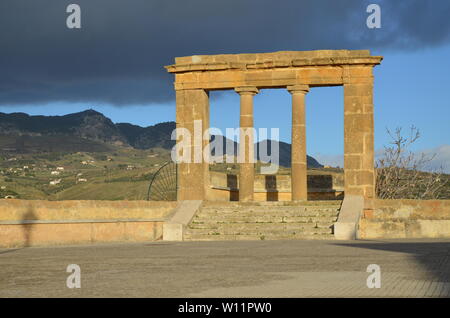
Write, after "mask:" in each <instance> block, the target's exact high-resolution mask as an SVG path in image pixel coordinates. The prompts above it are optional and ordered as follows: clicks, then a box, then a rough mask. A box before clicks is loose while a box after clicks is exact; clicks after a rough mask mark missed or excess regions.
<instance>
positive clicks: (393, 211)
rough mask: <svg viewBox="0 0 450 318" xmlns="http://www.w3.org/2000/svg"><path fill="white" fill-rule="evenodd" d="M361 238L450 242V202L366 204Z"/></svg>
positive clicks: (384, 202) (381, 202)
mask: <svg viewBox="0 0 450 318" xmlns="http://www.w3.org/2000/svg"><path fill="white" fill-rule="evenodd" d="M358 233H359V238H361V239H379V238H450V200H381V199H374V200H366V203H365V209H364V213H363V215H362V216H361V219H360V222H359V231H358Z"/></svg>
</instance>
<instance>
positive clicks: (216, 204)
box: [202, 200, 342, 207]
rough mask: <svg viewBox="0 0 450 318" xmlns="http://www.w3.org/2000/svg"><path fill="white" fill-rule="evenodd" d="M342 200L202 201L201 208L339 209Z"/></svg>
mask: <svg viewBox="0 0 450 318" xmlns="http://www.w3.org/2000/svg"><path fill="white" fill-rule="evenodd" d="M341 204H342V200H321V201H301V202H291V201H261V202H255V201H253V202H237V201H234V202H229V201H228V202H220V201H214V202H213V201H204V202H203V204H202V206H203V207H226V206H228V207H246V206H269V207H270V206H271V207H274V206H287V207H289V206H338V207H340V206H341Z"/></svg>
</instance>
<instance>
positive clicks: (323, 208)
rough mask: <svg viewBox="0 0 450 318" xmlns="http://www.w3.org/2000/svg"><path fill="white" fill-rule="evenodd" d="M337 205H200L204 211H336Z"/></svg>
mask: <svg viewBox="0 0 450 318" xmlns="http://www.w3.org/2000/svg"><path fill="white" fill-rule="evenodd" d="M339 209H340V207H339V206H332V205H323V206H242V207H240V206H214V207H202V210H204V211H230V212H236V211H336V210H339Z"/></svg>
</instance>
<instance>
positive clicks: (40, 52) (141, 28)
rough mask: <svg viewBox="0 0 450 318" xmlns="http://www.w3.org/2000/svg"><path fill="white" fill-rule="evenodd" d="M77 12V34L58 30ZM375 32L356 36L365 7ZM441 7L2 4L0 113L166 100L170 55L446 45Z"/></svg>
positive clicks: (417, 1)
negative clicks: (372, 14) (14, 107)
mask: <svg viewBox="0 0 450 318" xmlns="http://www.w3.org/2000/svg"><path fill="white" fill-rule="evenodd" d="M70 3H77V4H79V5H80V6H81V10H82V28H81V29H80V30H70V29H68V28H66V18H67V15H68V14H67V13H66V7H67V5H68V4H70ZM369 3H378V4H380V5H381V8H382V28H381V29H379V30H369V29H367V27H366V24H365V23H366V22H365V21H366V18H367V16H368V14H367V13H366V7H367V5H368V4H369ZM449 16H450V2H449V1H448V0H435V1H428V0H408V1H394V0H391V1H386V0H385V1H375V0H373V1H361V0H340V1H338V0H327V1H325V0H314V1H312V0H311V1H301V0H291V1H283V0H277V1H275V0H253V1H250V0H221V1H215V0H71V1H65V0H33V1H29V0H2V2H1V3H0V104H4V105H5V104H20V103H46V102H53V101H67V102H83V101H85V102H107V103H112V104H116V105H126V104H133V103H134V104H136V103H153V102H162V101H167V100H169V99H171V98H173V92H172V84H171V83H172V80H173V79H172V75H170V74H168V73H166V71H165V69H164V68H163V66H164V65H168V64H172V63H173V58H174V57H175V56H184V55H193V54H217V53H243V52H249V53H251V52H266V51H267V52H270V51H277V50H312V49H367V48H368V49H372V50H376V51H377V52H380V50H383V49H390V50H405V49H407V50H414V49H419V48H423V47H428V46H439V45H443V44H446V43H448V42H449V39H450V37H449V34H450V19H449Z"/></svg>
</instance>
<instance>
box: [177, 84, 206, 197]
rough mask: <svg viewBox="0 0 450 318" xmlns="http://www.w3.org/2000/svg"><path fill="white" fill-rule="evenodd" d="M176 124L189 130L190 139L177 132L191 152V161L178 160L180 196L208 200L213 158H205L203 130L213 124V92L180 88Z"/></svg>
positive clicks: (178, 137) (178, 138)
mask: <svg viewBox="0 0 450 318" xmlns="http://www.w3.org/2000/svg"><path fill="white" fill-rule="evenodd" d="M176 126H177V128H184V129H185V130H186V131H188V132H189V134H190V138H188V139H189V140H183V138H181V135H180V134H181V133H182V132H181V131H178V134H177V143H180V142H184V143H185V144H184V145H186V144H188V145H189V147H184V148H186V150H187V151H188V152H189V153H190V154H189V160H187V161H188V162H182V163H179V164H178V193H177V200H204V199H206V196H207V193H208V190H209V162H207V161H206V160H205V159H204V156H203V148H204V145H205V141H203V140H202V136H203V133H204V131H205V130H206V129H208V128H209V95H208V92H206V91H205V90H203V89H190V90H177V91H176Z"/></svg>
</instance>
